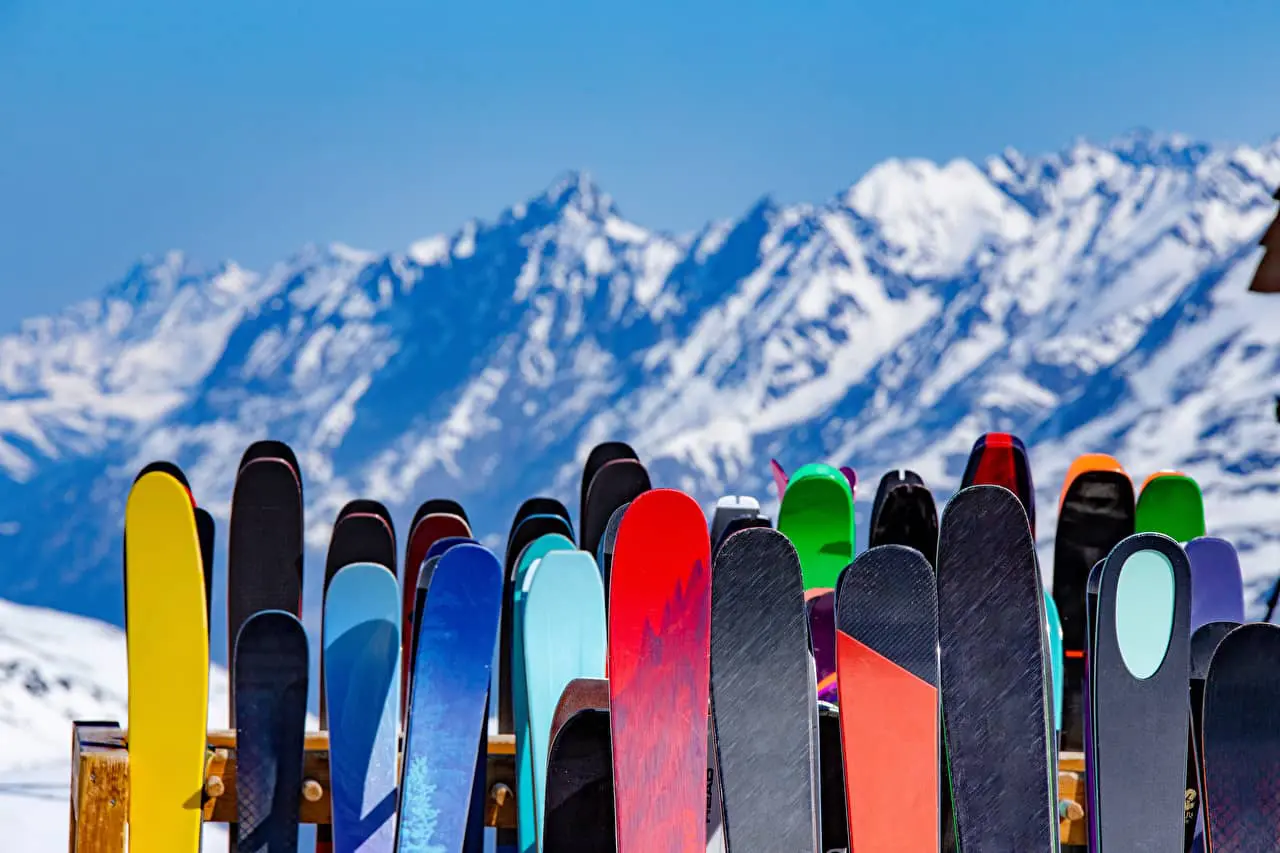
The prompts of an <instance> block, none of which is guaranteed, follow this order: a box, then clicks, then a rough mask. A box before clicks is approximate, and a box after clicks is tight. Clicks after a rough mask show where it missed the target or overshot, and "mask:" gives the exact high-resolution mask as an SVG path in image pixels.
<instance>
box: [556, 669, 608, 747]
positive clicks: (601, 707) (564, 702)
mask: <svg viewBox="0 0 1280 853" xmlns="http://www.w3.org/2000/svg"><path fill="white" fill-rule="evenodd" d="M587 710H591V711H608V710H609V681H608V679H605V678H575V679H574V680H573V681H570V682H569V683H568V684H566V685H565V688H564V691H563V692H562V693H561V694H560V701H559V702H557V703H556V711H555V713H554V714H552V715H551V740H552V742H553V743H554V742H555V739H556V735H557V734H559V733H560V728H561V727H562V726H563V725H564V724H565V723H566V722H568V720H569V718H570V717H572V716H573V715H574V714H576V713H578V712H579V711H587Z"/></svg>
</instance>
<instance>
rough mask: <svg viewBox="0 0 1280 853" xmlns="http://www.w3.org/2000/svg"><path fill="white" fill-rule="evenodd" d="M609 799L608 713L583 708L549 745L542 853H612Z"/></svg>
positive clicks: (610, 753) (614, 843)
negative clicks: (609, 852) (610, 852)
mask: <svg viewBox="0 0 1280 853" xmlns="http://www.w3.org/2000/svg"><path fill="white" fill-rule="evenodd" d="M613 799H614V791H613V751H612V749H611V748H610V739H609V709H608V707H604V708H583V709H581V710H579V711H577V712H575V713H574V714H573V715H572V716H570V717H569V718H568V719H567V720H565V722H564V724H563V725H562V726H561V727H560V729H559V730H558V732H557V734H556V737H555V739H554V740H552V742H551V753H550V755H549V756H548V758H547V807H546V812H545V813H544V818H545V820H544V821H543V823H544V825H545V826H546V830H545V832H544V834H543V846H542V851H543V853H608V851H612V850H616V849H617V846H618V838H617V832H616V830H615V829H614V821H615V816H614V808H613Z"/></svg>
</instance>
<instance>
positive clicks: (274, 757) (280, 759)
mask: <svg viewBox="0 0 1280 853" xmlns="http://www.w3.org/2000/svg"><path fill="white" fill-rule="evenodd" d="M307 665H308V653H307V633H306V631H305V630H304V629H303V627H302V623H301V622H300V621H298V617H297V616H296V615H295V614H293V613H290V612H287V611H284V610H262V611H259V612H258V613H255V614H254V615H253V616H250V617H249V618H248V619H246V620H245V623H244V625H243V626H241V628H240V633H239V635H238V636H237V638H236V644H235V655H234V658H233V664H232V678H233V680H234V682H235V696H236V699H235V705H236V707H235V719H236V725H235V728H236V817H237V819H238V823H237V824H235V826H234V827H233V828H231V829H230V831H232V832H235V833H236V839H237V849H238V850H239V851H240V853H295V851H296V850H297V849H298V807H299V805H300V804H301V798H302V758H303V740H304V737H305V730H306V724H307V684H308V678H307Z"/></svg>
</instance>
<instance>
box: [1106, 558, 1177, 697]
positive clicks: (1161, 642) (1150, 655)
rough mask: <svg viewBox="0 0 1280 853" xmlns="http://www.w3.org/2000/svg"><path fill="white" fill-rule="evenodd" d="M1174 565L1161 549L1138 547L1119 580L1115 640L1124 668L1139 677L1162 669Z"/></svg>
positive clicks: (1169, 631) (1169, 629)
mask: <svg viewBox="0 0 1280 853" xmlns="http://www.w3.org/2000/svg"><path fill="white" fill-rule="evenodd" d="M1173 597H1174V579H1173V566H1172V564H1170V562H1169V558H1168V557H1166V556H1165V555H1164V554H1161V553H1160V552H1159V551H1138V552H1137V553H1135V554H1133V555H1132V556H1130V557H1129V559H1127V560H1125V561H1124V564H1123V565H1121V566H1120V579H1119V580H1118V581H1116V641H1117V642H1118V643H1119V645H1120V658H1121V660H1123V661H1124V665H1125V668H1126V669H1128V670H1129V673H1130V674H1131V675H1132V676H1133V677H1134V678H1137V679H1145V678H1150V677H1151V676H1152V675H1154V674H1155V673H1156V670H1158V669H1160V664H1161V663H1163V662H1164V656H1165V653H1166V652H1168V650H1169V641H1170V640H1171V639H1172V637H1171V634H1172V631H1173Z"/></svg>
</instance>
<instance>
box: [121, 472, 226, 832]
mask: <svg viewBox="0 0 1280 853" xmlns="http://www.w3.org/2000/svg"><path fill="white" fill-rule="evenodd" d="M125 533H126V537H125V563H126V565H127V566H128V572H129V584H128V586H127V588H126V600H125V612H126V613H127V614H129V618H128V629H127V631H126V637H127V639H126V646H127V655H128V680H129V694H128V703H129V708H128V713H129V731H128V735H127V737H128V745H129V849H130V850H131V851H132V853H198V851H199V850H200V829H201V811H200V804H201V792H202V791H203V789H204V761H205V737H206V725H207V718H208V710H209V628H208V625H207V624H206V622H205V621H204V620H205V593H204V568H203V566H202V564H201V558H200V543H199V539H198V537H197V535H196V522H195V513H194V511H193V509H192V501H191V493H190V491H188V489H187V488H186V487H185V486H183V485H182V483H181V482H180V481H178V480H177V479H175V478H174V477H173V476H171V475H169V474H167V473H164V472H161V471H152V472H150V473H147V474H144V475H143V476H142V477H140V478H139V479H138V480H136V481H135V482H134V484H133V487H132V489H131V490H130V492H129V499H128V502H127V504H126V506H125Z"/></svg>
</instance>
